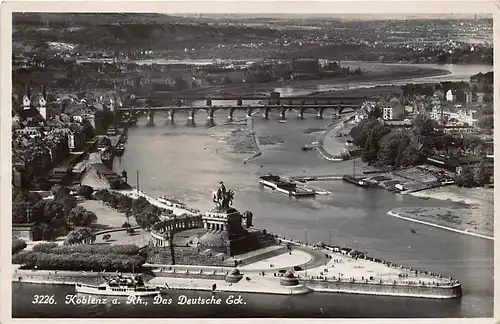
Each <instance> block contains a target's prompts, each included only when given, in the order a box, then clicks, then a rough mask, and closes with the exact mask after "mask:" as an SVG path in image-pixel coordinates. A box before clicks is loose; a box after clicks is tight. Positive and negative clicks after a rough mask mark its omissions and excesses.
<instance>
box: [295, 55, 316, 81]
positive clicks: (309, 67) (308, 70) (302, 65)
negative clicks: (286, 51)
mask: <svg viewBox="0 0 500 324" xmlns="http://www.w3.org/2000/svg"><path fill="white" fill-rule="evenodd" d="M291 71H292V75H291V76H292V78H293V79H318V78H320V65H319V61H318V59H314V58H295V59H293V60H292V66H291Z"/></svg>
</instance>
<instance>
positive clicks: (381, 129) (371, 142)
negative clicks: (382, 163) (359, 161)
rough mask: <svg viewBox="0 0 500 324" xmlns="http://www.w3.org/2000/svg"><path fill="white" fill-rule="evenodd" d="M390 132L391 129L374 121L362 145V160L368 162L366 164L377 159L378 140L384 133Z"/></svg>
mask: <svg viewBox="0 0 500 324" xmlns="http://www.w3.org/2000/svg"><path fill="white" fill-rule="evenodd" d="M390 132H391V129H390V128H389V127H386V126H384V125H383V124H381V123H376V124H374V125H373V127H372V128H371V130H370V131H369V133H368V137H367V139H366V142H365V145H364V147H363V149H364V150H363V161H365V162H368V165H370V164H371V163H372V162H375V161H376V160H377V154H378V151H379V148H380V146H379V142H380V140H381V139H382V138H383V137H384V136H385V135H386V134H388V133H390Z"/></svg>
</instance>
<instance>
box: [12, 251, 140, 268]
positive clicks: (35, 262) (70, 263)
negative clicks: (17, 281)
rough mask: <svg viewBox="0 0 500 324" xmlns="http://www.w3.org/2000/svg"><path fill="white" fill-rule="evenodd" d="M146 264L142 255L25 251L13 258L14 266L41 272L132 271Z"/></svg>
mask: <svg viewBox="0 0 500 324" xmlns="http://www.w3.org/2000/svg"><path fill="white" fill-rule="evenodd" d="M144 262H145V258H144V257H143V256H140V255H124V254H113V253H107V254H103V253H98V254H95V253H90V252H86V253H82V252H76V253H71V254H56V253H52V252H51V253H44V252H34V251H24V252H21V253H18V254H15V255H14V256H13V257H12V263H13V264H21V265H22V266H23V268H25V269H34V268H35V267H36V268H37V269H39V270H72V271H92V270H93V271H103V270H106V271H131V270H132V268H139V267H140V266H142V265H143V264H144Z"/></svg>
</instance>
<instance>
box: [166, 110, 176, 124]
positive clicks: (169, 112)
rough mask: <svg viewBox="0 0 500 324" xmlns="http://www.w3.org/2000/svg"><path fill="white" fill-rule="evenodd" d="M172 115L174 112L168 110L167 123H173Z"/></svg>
mask: <svg viewBox="0 0 500 324" xmlns="http://www.w3.org/2000/svg"><path fill="white" fill-rule="evenodd" d="M174 115H175V110H173V109H170V110H169V111H167V120H168V121H169V122H174Z"/></svg>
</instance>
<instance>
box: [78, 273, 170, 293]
mask: <svg viewBox="0 0 500 324" xmlns="http://www.w3.org/2000/svg"><path fill="white" fill-rule="evenodd" d="M103 278H104V277H103ZM104 279H105V280H106V282H105V283H103V284H100V285H89V284H83V283H76V284H75V291H76V292H77V293H82V294H89V295H106V296H155V295H158V294H161V293H162V292H163V289H162V288H160V287H156V286H151V285H146V284H144V281H143V280H142V278H141V277H140V276H135V277H126V276H117V277H115V278H111V279H109V278H104Z"/></svg>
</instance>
